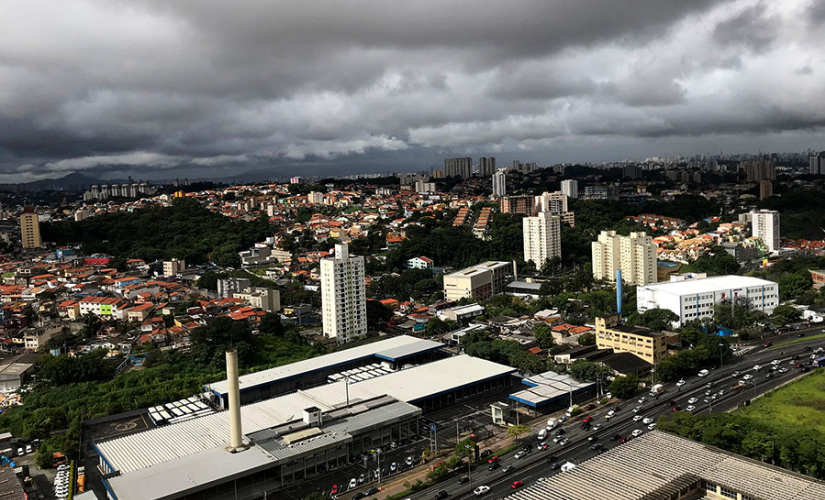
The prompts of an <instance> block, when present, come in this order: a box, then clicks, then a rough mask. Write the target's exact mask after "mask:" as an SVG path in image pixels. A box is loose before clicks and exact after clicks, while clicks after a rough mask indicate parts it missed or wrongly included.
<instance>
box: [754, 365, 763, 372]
mask: <svg viewBox="0 0 825 500" xmlns="http://www.w3.org/2000/svg"><path fill="white" fill-rule="evenodd" d="M760 368H762V367H761V366H760V365H753V371H755V372H758V371H759V369H760Z"/></svg>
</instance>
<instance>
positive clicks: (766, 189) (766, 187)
mask: <svg viewBox="0 0 825 500" xmlns="http://www.w3.org/2000/svg"><path fill="white" fill-rule="evenodd" d="M771 196H773V182H771V181H769V180H767V179H765V180H762V181H759V199H760V200H764V199H765V198H770V197H771Z"/></svg>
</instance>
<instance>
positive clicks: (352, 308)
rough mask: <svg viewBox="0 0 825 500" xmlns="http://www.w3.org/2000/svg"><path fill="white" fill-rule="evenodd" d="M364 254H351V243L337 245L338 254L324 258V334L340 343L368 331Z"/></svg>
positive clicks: (322, 264) (322, 304) (322, 275)
mask: <svg viewBox="0 0 825 500" xmlns="http://www.w3.org/2000/svg"><path fill="white" fill-rule="evenodd" d="M365 280H366V276H365V266H364V257H361V256H354V255H352V256H351V255H350V254H349V245H347V244H346V243H340V244H337V245H335V255H334V256H333V257H327V258H325V259H321V313H322V316H323V324H324V336H326V337H328V338H334V339H335V340H336V341H337V342H338V343H339V344H344V343H346V342H348V341H350V340H353V339H356V338H360V337H363V336H365V335H366V334H367V295H366V281H365Z"/></svg>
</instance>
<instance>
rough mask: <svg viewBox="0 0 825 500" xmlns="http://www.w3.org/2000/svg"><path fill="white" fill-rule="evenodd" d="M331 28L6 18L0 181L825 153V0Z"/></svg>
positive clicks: (317, 10)
mask: <svg viewBox="0 0 825 500" xmlns="http://www.w3.org/2000/svg"><path fill="white" fill-rule="evenodd" d="M328 11H329V7H328V6H326V5H324V4H323V2H322V3H317V4H312V5H305V4H297V3H296V4H293V3H288V2H285V3H283V4H282V5H280V6H279V8H278V9H271V8H269V6H268V5H265V4H254V5H249V6H247V7H246V8H244V9H233V8H231V6H229V5H227V4H223V3H217V2H216V3H198V4H193V3H188V2H179V3H175V4H174V5H158V4H155V3H152V2H138V1H135V2H127V3H125V4H118V5H117V6H113V5H107V4H103V3H97V2H92V1H80V0H78V1H74V2H69V3H66V4H64V6H63V8H61V10H60V11H59V12H58V11H56V10H55V9H53V8H52V6H50V5H48V4H46V3H45V2H29V3H25V4H19V5H18V6H16V7H15V8H13V9H9V15H8V16H4V19H3V20H1V21H0V27H2V28H3V29H2V30H0V32H2V33H3V35H2V40H3V42H4V43H2V44H0V47H2V48H0V57H2V60H3V61H4V64H3V66H2V67H0V81H2V82H3V87H4V89H5V92H4V94H3V95H2V96H0V122H2V123H3V124H4V127H2V130H3V132H0V182H26V181H32V180H38V179H44V178H53V177H60V176H62V175H64V174H66V173H69V172H83V173H86V174H87V175H90V176H92V177H95V178H101V179H109V178H124V177H127V176H128V175H135V176H136V177H140V178H145V179H168V178H174V177H185V176H188V177H190V178H193V179H194V178H209V177H215V178H232V177H233V176H236V175H242V174H244V173H246V172H252V171H259V170H264V169H270V170H273V171H281V170H283V172H284V175H287V174H288V173H290V172H294V171H295V170H296V169H300V168H314V169H318V170H319V173H318V175H327V176H329V175H347V174H352V173H357V172H364V173H369V172H386V171H391V172H397V171H405V170H408V171H412V170H416V169H421V168H427V167H431V166H437V165H438V164H439V163H440V161H441V160H443V158H448V157H462V156H471V157H473V158H474V159H477V158H478V157H480V156H495V157H497V158H499V162H500V164H502V165H503V164H506V163H508V160H510V159H519V160H521V161H525V162H531V161H545V162H599V161H607V160H619V159H623V158H627V159H641V158H644V157H647V156H690V155H693V154H703V153H704V154H708V153H710V152H718V151H722V150H724V151H733V150H739V151H752V152H756V151H757V150H759V149H761V150H782V151H794V150H796V151H801V150H805V149H808V148H813V149H821V147H820V145H819V143H820V136H821V127H822V124H823V122H824V121H825V109H823V108H822V103H821V100H820V99H817V97H818V96H820V95H822V93H823V90H825V88H823V84H822V83H821V82H822V79H821V78H820V79H817V78H816V73H817V71H819V70H818V68H817V64H816V62H817V60H818V51H817V49H818V43H817V42H818V40H820V39H821V35H822V30H823V28H822V26H823V23H822V22H821V21H822V20H823V18H825V8H823V7H822V5H821V4H820V3H818V2H811V1H809V0H798V1H789V2H781V3H768V2H757V1H741V2H727V1H710V0H707V1H697V2H690V3H689V4H685V3H684V2H646V1H637V2H633V3H632V4H629V5H624V6H622V9H621V10H620V11H615V10H614V9H610V8H607V9H605V8H604V7H603V6H602V5H601V2H598V1H595V0H594V1H587V2H577V3H576V4H575V5H574V6H569V5H561V4H559V3H556V2H549V3H545V4H542V5H530V6H527V5H525V6H523V7H520V8H513V9H508V10H506V11H505V10H501V9H500V8H499V7H498V6H497V5H496V4H494V3H492V2H490V3H474V4H473V6H472V8H469V7H468V5H466V4H464V3H461V2H452V3H450V4H449V5H446V6H444V5H441V4H439V5H428V4H424V3H416V4H414V5H406V6H384V5H381V6H376V5H374V4H372V3H370V2H358V3H352V4H349V5H348V8H347V11H346V12H344V13H343V15H336V16H329V15H327V13H328ZM434 13H438V14H439V15H433V14H434ZM67 21H68V22H67ZM101 26H106V28H101ZM35 33H36V35H35ZM768 74H769V75H770V78H766V77H765V75H768Z"/></svg>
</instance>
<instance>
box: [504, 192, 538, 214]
mask: <svg viewBox="0 0 825 500" xmlns="http://www.w3.org/2000/svg"><path fill="white" fill-rule="evenodd" d="M501 213H503V214H522V215H526V216H528V217H529V216H531V215H533V197H532V196H529V195H519V196H505V197H504V198H502V199H501Z"/></svg>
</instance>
